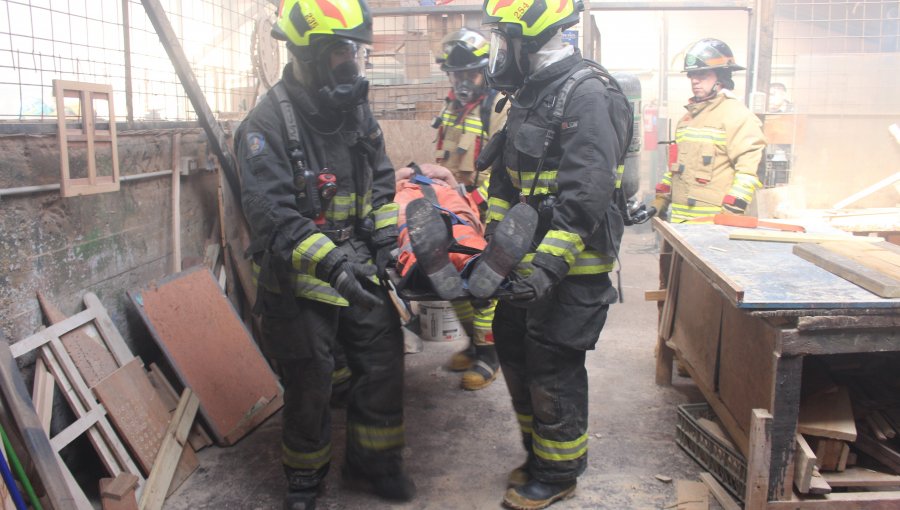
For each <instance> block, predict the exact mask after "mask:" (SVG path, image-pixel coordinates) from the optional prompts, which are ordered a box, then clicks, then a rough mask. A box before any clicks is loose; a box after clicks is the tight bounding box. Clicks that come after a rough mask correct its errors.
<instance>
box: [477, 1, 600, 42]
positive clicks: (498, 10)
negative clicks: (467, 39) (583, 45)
mask: <svg viewBox="0 0 900 510" xmlns="http://www.w3.org/2000/svg"><path fill="white" fill-rule="evenodd" d="M582 10H584V2H582V0H485V1H484V17H483V18H482V23H484V24H485V25H500V26H501V27H502V26H503V25H506V29H507V30H509V33H510V35H511V36H516V35H518V36H521V37H522V38H523V39H526V40H527V39H533V38H539V37H540V36H541V34H545V33H546V32H547V31H550V32H551V33H556V30H565V29H566V28H568V27H570V26H572V25H574V24H576V23H578V15H579V13H580V12H581V11H582ZM516 27H518V28H516ZM510 29H513V30H515V31H516V32H518V33H516V34H514V33H513V30H510Z"/></svg>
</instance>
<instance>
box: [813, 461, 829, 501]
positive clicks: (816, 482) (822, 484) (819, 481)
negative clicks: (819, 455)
mask: <svg viewBox="0 0 900 510" xmlns="http://www.w3.org/2000/svg"><path fill="white" fill-rule="evenodd" d="M809 493H810V494H815V495H818V496H821V495H823V494H830V493H831V486H830V485H828V482H826V481H825V478H824V477H823V476H822V473H821V472H820V471H819V468H817V467H815V466H813V473H812V477H811V478H810V480H809Z"/></svg>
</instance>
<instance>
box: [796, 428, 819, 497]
mask: <svg viewBox="0 0 900 510" xmlns="http://www.w3.org/2000/svg"><path fill="white" fill-rule="evenodd" d="M815 467H816V454H815V453H813V451H812V448H810V447H809V443H807V442H806V439H804V438H803V436H802V435H801V434H797V450H796V451H795V452H794V485H795V486H796V487H797V491H798V492H800V493H801V494H808V493H809V485H810V481H811V480H812V475H813V468H815Z"/></svg>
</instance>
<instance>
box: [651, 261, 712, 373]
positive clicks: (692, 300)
mask: <svg viewBox="0 0 900 510" xmlns="http://www.w3.org/2000/svg"><path fill="white" fill-rule="evenodd" d="M679 258H680V257H679ZM673 292H674V293H673V294H672V296H675V299H674V303H672V304H673V305H674V306H676V307H677V308H676V309H675V311H674V319H673V325H672V336H671V341H672V342H674V343H675V344H676V345H678V351H679V359H680V360H682V361H687V362H688V363H690V364H691V365H692V366H693V367H694V369H695V370H696V372H697V373H696V377H699V378H700V381H701V382H702V383H703V384H704V385H705V386H707V387H710V388H716V387H717V386H718V384H717V377H716V376H717V374H716V369H717V367H718V362H719V359H718V356H719V341H720V337H721V334H722V333H721V331H722V308H723V304H724V302H725V299H724V298H723V297H722V295H721V294H719V293H718V292H717V291H716V290H715V289H714V288H713V287H712V286H711V285H710V284H709V282H708V281H707V280H706V278H705V277H704V276H703V274H702V273H701V272H700V271H699V270H698V269H697V268H695V267H694V266H693V265H691V264H682V265H681V270H680V275H679V276H678V286H677V290H674V291H673ZM672 301H673V300H672V299H669V300H668V301H666V305H664V307H663V309H664V310H665V308H666V307H667V306H670V305H669V304H670V303H671V302H672ZM682 303H689V305H683V304H682ZM663 331H664V330H663Z"/></svg>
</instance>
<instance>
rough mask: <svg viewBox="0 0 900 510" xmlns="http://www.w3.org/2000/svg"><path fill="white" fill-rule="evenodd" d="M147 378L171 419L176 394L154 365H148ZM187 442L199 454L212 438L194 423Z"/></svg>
mask: <svg viewBox="0 0 900 510" xmlns="http://www.w3.org/2000/svg"><path fill="white" fill-rule="evenodd" d="M147 376H148V377H149V378H150V383H151V384H152V385H153V387H154V388H155V389H156V392H157V394H158V395H159V397H160V399H161V400H162V402H163V405H165V406H166V409H167V410H168V411H169V418H170V419H171V417H172V414H173V413H174V412H175V408H177V407H178V393H177V392H176V391H175V388H173V387H172V384H171V383H170V382H169V379H168V378H167V377H166V376H165V374H163V373H162V371H161V370H160V369H159V367H158V366H157V365H156V363H150V371H149V372H147ZM188 441H189V442H190V443H191V448H193V450H194V451H195V452H199V451H200V450H202V449H203V448H206V447H207V446H209V445H211V444H212V443H213V442H212V438H210V437H209V434H207V433H206V430H204V429H203V425H201V424H200V422H199V421H198V422H197V423H194V427H193V428H192V429H191V434H190V435H189V436H188Z"/></svg>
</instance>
